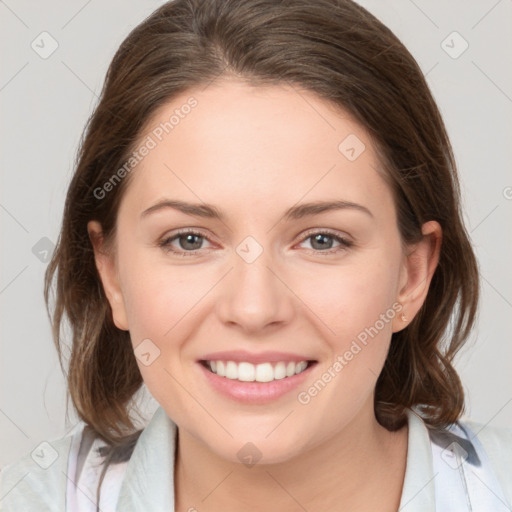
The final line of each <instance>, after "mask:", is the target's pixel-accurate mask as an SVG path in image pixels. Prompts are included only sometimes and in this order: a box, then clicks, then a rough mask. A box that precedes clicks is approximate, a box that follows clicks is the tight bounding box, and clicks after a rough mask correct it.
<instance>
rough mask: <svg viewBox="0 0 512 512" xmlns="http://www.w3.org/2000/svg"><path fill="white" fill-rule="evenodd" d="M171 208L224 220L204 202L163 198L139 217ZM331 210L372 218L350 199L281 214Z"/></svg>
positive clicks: (290, 215) (303, 206) (299, 207)
mask: <svg viewBox="0 0 512 512" xmlns="http://www.w3.org/2000/svg"><path fill="white" fill-rule="evenodd" d="M167 208H172V209H174V210H178V211H180V212H182V213H185V214H187V215H193V216H196V217H203V218H208V219H217V220H220V221H223V220H225V215H224V214H223V213H222V212H221V211H220V210H219V209H218V208H216V207H215V206H213V205H210V204H206V203H187V202H184V201H177V200H173V199H163V200H161V201H159V202H158V203H156V204H154V205H153V206H150V207H149V208H148V209H146V210H144V211H143V212H142V213H141V218H145V217H146V216H148V215H149V214H150V213H153V212H157V211H160V210H163V209H167ZM333 210H357V211H361V212H363V213H366V214H367V215H369V216H370V217H372V218H373V214H372V212H371V211H370V210H369V209H368V208H366V206H363V205H361V204H357V203H353V202H351V201H343V200H338V201H314V202H311V203H303V204H300V205H297V206H292V207H291V208H289V209H288V210H286V212H285V213H284V215H283V219H284V220H287V221H289V220H297V219H302V218H304V217H308V216H313V215H319V214H321V213H324V212H328V211H333Z"/></svg>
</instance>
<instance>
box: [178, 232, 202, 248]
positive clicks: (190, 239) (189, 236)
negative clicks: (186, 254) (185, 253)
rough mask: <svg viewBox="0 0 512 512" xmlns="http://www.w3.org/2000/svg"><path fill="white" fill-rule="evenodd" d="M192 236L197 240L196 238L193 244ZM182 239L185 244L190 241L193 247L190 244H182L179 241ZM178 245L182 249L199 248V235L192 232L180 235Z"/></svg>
mask: <svg viewBox="0 0 512 512" xmlns="http://www.w3.org/2000/svg"><path fill="white" fill-rule="evenodd" d="M194 238H196V239H197V240H198V241H197V240H196V242H195V244H194V241H193V239H194ZM183 239H185V244H188V243H191V244H192V246H193V247H190V246H188V247H186V246H184V244H183V243H181V241H182V240H183ZM180 245H181V248H182V249H192V250H194V249H200V248H201V237H200V236H199V235H193V234H190V235H183V236H182V237H180Z"/></svg>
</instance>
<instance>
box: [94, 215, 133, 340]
mask: <svg viewBox="0 0 512 512" xmlns="http://www.w3.org/2000/svg"><path fill="white" fill-rule="evenodd" d="M87 232H88V233H89V238H90V240H91V243H92V246H93V249H94V260H95V262H96V268H97V269H98V273H99V275H100V278H101V282H102V284H103V290H104V291H105V295H106V296H107V299H108V301H109V303H110V307H111V308H112V317H113V320H114V324H115V326H116V327H117V328H118V329H121V330H124V331H127V330H128V321H127V315H126V307H125V304H124V299H123V294H122V292H121V287H120V284H119V276H118V272H117V264H116V259H115V256H114V255H113V254H111V251H107V249H106V247H105V239H104V237H103V231H102V228H101V224H100V223H99V222H98V221H95V220H91V221H89V222H88V223H87Z"/></svg>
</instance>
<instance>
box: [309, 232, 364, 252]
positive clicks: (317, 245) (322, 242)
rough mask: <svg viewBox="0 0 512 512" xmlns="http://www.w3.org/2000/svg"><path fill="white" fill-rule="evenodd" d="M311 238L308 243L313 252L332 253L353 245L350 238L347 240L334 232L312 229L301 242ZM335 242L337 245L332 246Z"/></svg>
mask: <svg viewBox="0 0 512 512" xmlns="http://www.w3.org/2000/svg"><path fill="white" fill-rule="evenodd" d="M308 240H311V242H310V245H311V247H312V251H313V252H315V253H324V254H333V253H338V252H341V251H344V250H346V249H348V248H349V247H351V246H352V245H354V243H353V242H352V241H351V240H348V239H346V238H344V237H342V236H340V235H338V234H336V233H332V232H330V231H325V230H324V231H314V232H309V233H308V234H307V236H306V237H305V238H303V239H302V242H301V243H304V242H306V241H308ZM334 242H337V243H338V244H339V245H338V246H337V247H335V248H333V243H334Z"/></svg>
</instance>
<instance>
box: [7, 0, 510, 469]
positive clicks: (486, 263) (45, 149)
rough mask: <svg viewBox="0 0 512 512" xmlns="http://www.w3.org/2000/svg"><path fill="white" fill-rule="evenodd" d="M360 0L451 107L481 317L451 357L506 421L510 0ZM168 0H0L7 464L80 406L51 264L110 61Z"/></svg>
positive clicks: (474, 407)
mask: <svg viewBox="0 0 512 512" xmlns="http://www.w3.org/2000/svg"><path fill="white" fill-rule="evenodd" d="M359 3H361V5H363V6H364V7H366V8H367V9H368V10H369V11H371V12H372V13H373V14H375V15H376V16H377V17H378V18H379V19H380V20H382V21H383V22H384V23H385V24H386V25H387V26H388V27H390V28H391V30H393V31H394V32H395V33H396V35H397V36H398V37H399V38H400V39H401V40H402V42H403V43H404V44H405V46H406V47H407V48H408V49H409V50H410V52H411V53H412V54H413V56H414V57H415V58H416V60H417V61H418V63H419V65H420V67H421V68H422V70H423V71H424V73H425V74H426V76H427V80H428V83H429V85H430V87H431V90H432V92H433V94H434V96H435V98H436V100H437V102H438V105H439V108H440V110H441V113H442V115H443V117H444V120H445V123H446V126H447V129H448V133H449V136H450V138H451V141H452V143H453V146H454V151H455V157H456V161H457V164H458V168H459V172H460V177H461V181H462V189H463V196H464V197H463V199H464V205H463V206H464V210H465V219H466V223H467V226H468V230H469V232H470V234H471V238H472V241H473V244H474V247H475V250H476V253H477V257H478V260H479V263H480V267H481V280H482V302H481V310H480V315H479V319H478V325H477V328H476V330H475V331H474V334H473V336H472V338H471V340H470V342H469V343H468V345H467V348H465V350H464V351H463V353H462V354H461V355H460V356H459V357H458V358H457V361H456V368H457V369H458V371H459V373H460V375H461V378H462V381H463V383H464V387H465V389H466V391H467V406H468V414H467V415H468V416H470V417H471V418H472V419H474V420H476V421H479V422H481V423H483V424H491V425H501V426H509V427H511V426H512V371H511V367H512V365H511V360H512V336H511V334H512V322H511V317H512V276H511V272H510V267H509V265H510V262H511V261H512V241H511V240H512V229H511V225H512V222H511V221H512V172H511V167H510V165H511V162H512V149H511V148H512V138H511V126H512V115H511V114H512V65H511V64H512V62H511V60H512V2H511V1H510V0H499V1H497V0H477V1H472V2H467V1H466V0H457V1H455V0H452V1H450V2H446V1H444V0H435V1H434V0H428V1H427V0H414V1H413V0H385V1H384V0H360V2H359ZM160 4H161V2H158V1H156V0H138V1H131V2H125V1H121V0H108V1H104V2H100V1H99V0H89V1H87V0H68V1H67V2H57V1H55V0H47V1H45V2H30V1H28V0H5V1H0V20H1V21H0V37H1V43H2V44H1V48H2V50H1V53H2V55H1V62H2V66H1V72H0V73H1V74H0V102H1V118H0V119H1V130H2V131H1V141H2V151H1V189H0V226H1V244H2V245H1V247H2V250H1V274H0V307H1V326H0V333H1V367H0V393H1V394H0V429H1V433H2V436H1V458H0V466H2V467H3V466H5V465H6V464H8V463H10V462H12V461H14V460H16V459H18V458H19V457H21V456H22V455H23V454H25V453H28V452H29V451H32V450H33V449H34V448H35V447H36V446H37V445H39V443H41V442H42V441H51V440H52V439H57V438H59V437H61V436H63V435H64V434H65V433H66V432H68V431H69V430H70V429H71V428H72V427H73V426H74V425H75V424H76V421H77V418H76V416H75V415H74V413H73V411H72V407H69V416H68V417H66V388H65V381H64V378H63V374H62V371H61V369H60V367H59V364H58V361H57V357H56V352H55V349H54V346H53V342H52V340H51V334H50V324H49V321H48V318H47V315H46V310H45V306H44V302H43V274H44V271H45V268H46V264H47V261H48V258H49V256H50V255H51V250H52V248H53V244H54V243H55V242H56V240H57V236H58V233H59V228H60V222H61V215H62V210H63V203H64V197H65V193H66V188H67V185H68V183H69V180H70V176H71V174H72V171H73V158H74V156H75V153H76V149H77V145H78V141H79V137H80V135H81V132H82V129H83V127H84V124H85V122H86V120H87V118H88V117H89V115H90V114H91V112H92V109H93V107H94V106H95V104H96V101H97V96H98V95H99V92H100V89H101V85H102V83H103V79H104V75H105V72H106V69H107V66H108V64H109V62H110V60H111V58H112V56H113V54H114V52H115V51H116V49H117V48H118V46H119V44H120V43H121V42H122V40H123V39H124V38H125V37H126V36H127V34H128V33H129V31H130V30H131V29H132V28H133V27H134V26H136V25H137V24H138V23H140V22H141V21H142V20H143V19H144V18H145V17H146V16H147V15H149V14H150V13H151V12H152V11H153V10H154V9H155V8H157V7H158V6H159V5H160ZM454 32H456V33H455V34H454ZM41 41H43V42H41ZM57 45H58V46H57ZM52 50H54V51H53V53H51V55H46V54H45V52H46V53H49V52H50V51H52ZM146 403H147V404H148V411H149V412H148V414H150V413H151V411H152V410H154V406H155V405H156V402H155V401H154V400H152V399H151V397H149V396H148V397H146Z"/></svg>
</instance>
